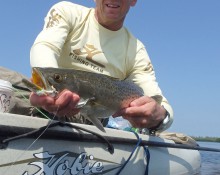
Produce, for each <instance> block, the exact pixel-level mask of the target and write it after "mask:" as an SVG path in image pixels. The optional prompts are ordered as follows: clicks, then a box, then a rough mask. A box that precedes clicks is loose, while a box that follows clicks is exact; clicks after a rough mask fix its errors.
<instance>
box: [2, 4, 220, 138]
mask: <svg viewBox="0 0 220 175" xmlns="http://www.w3.org/2000/svg"><path fill="white" fill-rule="evenodd" d="M56 2H59V1H58V0H20V1H18V0H7V1H0V7H1V10H0V16H1V23H0V26H1V28H0V40H1V42H0V61H1V64H0V66H3V67H6V68H8V69H11V70H13V71H17V72H19V73H22V74H24V75H26V76H28V77H30V72H31V69H30V63H29V53H30V48H31V46H32V44H33V42H34V40H35V38H36V36H37V35H38V33H39V32H40V31H41V29H42V27H43V22H44V17H45V15H46V14H47V11H48V10H49V8H50V7H51V6H52V5H53V4H55V3H56ZM72 2H74V3H78V4H82V5H85V6H88V7H94V5H95V4H94V1H93V0H72ZM219 9H220V0H178V1H177V0H138V2H137V4H136V6H135V7H132V8H131V9H130V12H129V14H128V15H127V18H126V21H125V26H126V27H127V28H128V29H129V30H130V31H131V32H132V33H133V35H135V36H136V37H137V38H138V39H139V40H141V41H142V42H143V43H144V45H145V46H146V49H147V52H148V54H149V56H150V58H151V61H152V63H153V65H154V69H155V71H156V77H157V81H158V83H159V86H160V88H161V89H162V91H163V94H164V96H166V98H167V99H168V101H169V103H170V104H171V105H172V107H173V110H174V122H173V125H172V126H171V128H170V129H169V130H168V131H170V132H178V133H183V134H186V135H190V136H202V137H205V136H209V137H220V126H219V125H220V78H219V76H220V10H219Z"/></svg>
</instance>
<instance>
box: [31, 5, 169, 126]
mask: <svg viewBox="0 0 220 175" xmlns="http://www.w3.org/2000/svg"><path fill="white" fill-rule="evenodd" d="M30 56H31V59H30V62H31V66H32V67H60V68H73V69H80V70H86V71H91V72H95V73H102V74H106V75H109V76H112V77H115V78H118V79H121V80H124V79H130V80H132V81H133V82H134V83H136V84H137V85H138V86H140V87H141V88H142V89H143V91H144V94H145V95H147V96H154V95H161V96H163V95H162V92H161V89H160V88H159V86H158V83H157V81H156V77H155V72H154V69H153V66H152V64H151V60H150V58H149V56H148V54H147V51H146V49H145V47H144V45H143V44H142V43H141V42H140V41H139V40H138V39H137V38H135V37H134V36H133V35H132V34H131V33H130V32H129V31H128V30H127V29H126V28H125V27H122V28H121V29H119V30H118V31H111V30H108V29H106V28H104V27H103V26H101V25H100V24H99V23H98V22H97V20H96V18H95V9H94V8H87V7H84V6H81V5H77V4H74V3H71V2H60V3H57V4H55V5H54V6H52V8H51V9H50V11H49V12H48V14H47V16H46V18H45V24H44V28H43V30H42V31H41V32H40V33H39V35H38V36H37V38H36V40H35V42H34V44H33V46H32V48H31V54H30ZM161 105H163V106H164V108H165V109H166V110H167V111H168V112H169V114H170V116H171V120H170V122H169V123H168V124H167V128H169V127H170V125H171V123H172V121H173V111H172V108H171V106H170V105H169V103H168V101H167V100H166V98H165V97H164V96H163V99H162V103H161ZM167 128H165V129H167Z"/></svg>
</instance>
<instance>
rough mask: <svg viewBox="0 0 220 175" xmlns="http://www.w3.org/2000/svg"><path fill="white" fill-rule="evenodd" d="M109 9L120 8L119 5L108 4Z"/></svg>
mask: <svg viewBox="0 0 220 175" xmlns="http://www.w3.org/2000/svg"><path fill="white" fill-rule="evenodd" d="M107 6H108V7H111V8H117V7H119V6H118V5H113V4H107Z"/></svg>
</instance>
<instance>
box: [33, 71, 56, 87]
mask: <svg viewBox="0 0 220 175" xmlns="http://www.w3.org/2000/svg"><path fill="white" fill-rule="evenodd" d="M32 83H33V84H35V85H36V86H37V87H39V88H40V89H45V90H52V87H51V85H50V83H49V81H47V80H46V79H45V77H44V76H43V74H42V73H41V71H40V70H39V68H37V67H33V68H32Z"/></svg>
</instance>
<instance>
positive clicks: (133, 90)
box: [23, 67, 161, 132]
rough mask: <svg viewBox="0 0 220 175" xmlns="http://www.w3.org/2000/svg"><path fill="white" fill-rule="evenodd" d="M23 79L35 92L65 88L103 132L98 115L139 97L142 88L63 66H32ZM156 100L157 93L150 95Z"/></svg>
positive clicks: (101, 115)
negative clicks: (29, 72) (76, 95)
mask: <svg viewBox="0 0 220 175" xmlns="http://www.w3.org/2000/svg"><path fill="white" fill-rule="evenodd" d="M23 82H24V83H25V84H26V86H27V87H28V88H29V89H30V90H31V91H34V92H35V93H37V94H38V95H51V96H56V94H57V93H59V92H60V91H62V90H64V89H68V90H70V91H72V92H74V93H77V94H78V95H79V96H80V102H79V103H78V104H77V106H76V107H78V108H80V113H81V114H82V115H83V116H84V117H86V118H87V119H88V120H90V121H91V122H92V123H93V124H94V125H95V126H96V127H97V128H99V129H100V130H101V131H103V132H105V130H104V128H103V125H102V123H101V122H100V120H99V119H98V118H106V117H109V116H111V115H112V114H114V113H115V112H116V111H118V110H119V109H123V108H126V107H128V106H129V104H130V103H131V102H132V101H133V100H135V99H137V98H139V97H141V96H143V90H142V89H141V88H140V87H138V86H137V85H136V84H134V83H133V82H131V81H129V80H119V79H116V78H112V77H110V76H107V75H103V74H97V73H92V72H86V71H81V70H74V69H67V68H49V67H47V68H40V67H34V68H32V83H31V82H29V81H28V80H26V79H23ZM153 98H154V99H155V100H156V101H157V102H159V103H160V101H161V96H159V95H156V96H154V97H153Z"/></svg>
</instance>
